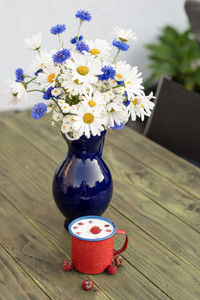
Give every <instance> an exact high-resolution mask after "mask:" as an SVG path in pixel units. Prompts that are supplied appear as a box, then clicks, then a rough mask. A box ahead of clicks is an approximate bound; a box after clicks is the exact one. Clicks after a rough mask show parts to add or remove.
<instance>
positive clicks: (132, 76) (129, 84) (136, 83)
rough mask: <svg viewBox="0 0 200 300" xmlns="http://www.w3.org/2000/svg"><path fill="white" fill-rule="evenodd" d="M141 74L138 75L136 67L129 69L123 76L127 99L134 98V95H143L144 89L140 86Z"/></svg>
mask: <svg viewBox="0 0 200 300" xmlns="http://www.w3.org/2000/svg"><path fill="white" fill-rule="evenodd" d="M141 74H142V73H141V72H140V73H138V69H137V67H133V68H131V70H130V71H129V72H128V71H127V74H125V75H124V86H125V88H126V92H127V94H128V98H129V99H131V98H134V97H135V95H143V94H144V92H143V89H144V87H143V86H142V85H141V84H142V81H143V79H142V77H140V76H141Z"/></svg>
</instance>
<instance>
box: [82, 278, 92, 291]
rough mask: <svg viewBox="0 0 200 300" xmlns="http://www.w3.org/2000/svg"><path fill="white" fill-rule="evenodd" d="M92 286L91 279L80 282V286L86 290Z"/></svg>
mask: <svg viewBox="0 0 200 300" xmlns="http://www.w3.org/2000/svg"><path fill="white" fill-rule="evenodd" d="M92 287H93V282H92V280H89V279H86V280H84V281H83V282H82V288H83V289H84V290H86V291H89V290H91V288H92Z"/></svg>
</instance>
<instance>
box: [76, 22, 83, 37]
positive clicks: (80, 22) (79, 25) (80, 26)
mask: <svg viewBox="0 0 200 300" xmlns="http://www.w3.org/2000/svg"><path fill="white" fill-rule="evenodd" d="M82 23H83V21H82V20H80V23H79V27H78V33H77V39H76V42H78V41H79V35H80V29H81V25H82Z"/></svg>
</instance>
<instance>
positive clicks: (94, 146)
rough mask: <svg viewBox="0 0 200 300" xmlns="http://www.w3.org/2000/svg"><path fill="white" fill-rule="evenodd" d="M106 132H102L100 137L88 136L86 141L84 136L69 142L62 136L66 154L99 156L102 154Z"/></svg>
mask: <svg viewBox="0 0 200 300" xmlns="http://www.w3.org/2000/svg"><path fill="white" fill-rule="evenodd" d="M105 134H106V131H105V130H104V131H102V133H101V135H100V136H98V135H95V136H93V135H92V136H90V138H89V139H88V138H87V137H86V136H81V137H80V138H79V139H78V140H74V141H70V140H68V139H67V138H66V136H64V135H63V137H64V139H65V141H66V142H67V144H68V154H79V153H80V154H84V153H85V154H90V153H96V154H99V155H100V156H101V155H102V152H103V146H104V139H105Z"/></svg>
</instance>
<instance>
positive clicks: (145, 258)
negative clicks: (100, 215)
mask: <svg viewBox="0 0 200 300" xmlns="http://www.w3.org/2000/svg"><path fill="white" fill-rule="evenodd" d="M19 178H20V177H19ZM13 185H14V186H16V183H15V182H14V181H13ZM23 185H27V184H26V182H24V184H23ZM17 190H18V189H17ZM31 190H34V189H33V188H31ZM14 194H15V193H14ZM29 194H30V190H29ZM34 194H35V192H34ZM40 194H41V195H42V192H40ZM19 196H20V199H21V198H22V197H21V194H19ZM24 196H25V195H24ZM9 197H10V195H9ZM41 198H42V197H41ZM29 200H30V201H31V202H32V201H34V199H31V198H30V196H29ZM13 202H14V203H16V202H17V197H16V198H14V199H13ZM28 207H29V215H30V214H33V210H32V212H30V210H31V208H30V205H28V204H27V207H24V209H25V210H26V212H27V210H28ZM40 210H41V206H40ZM47 211H48V214H49V213H50V210H48V208H47V205H46V212H47ZM37 215H38V218H39V212H37ZM105 216H106V217H109V218H111V219H112V220H114V221H115V222H116V223H117V224H118V226H119V227H120V228H123V229H125V230H126V231H127V232H128V234H129V238H130V244H129V248H128V250H127V251H126V252H125V254H124V257H125V258H126V260H127V261H128V262H130V263H131V264H132V265H133V266H134V267H136V268H137V270H139V271H140V273H141V274H144V275H145V277H146V278H149V279H150V280H151V281H152V282H153V283H154V284H156V286H158V287H159V288H160V289H161V290H163V291H164V292H165V293H166V294H167V295H169V297H170V298H173V299H183V300H184V299H185V300H188V297H189V296H190V299H196V298H197V299H198V297H197V296H200V294H199V292H200V290H199V285H200V279H199V276H198V275H197V274H196V273H197V272H196V271H193V270H192V269H191V268H189V267H188V266H186V265H185V264H184V263H182V261H180V260H179V259H177V258H176V256H174V255H173V254H171V253H170V252H168V251H167V250H166V249H165V248H163V247H162V246H160V245H159V244H158V243H157V242H155V241H154V240H152V239H151V237H149V236H148V235H147V234H145V233H144V232H143V231H142V230H140V229H139V228H138V227H137V226H135V225H133V224H132V223H131V222H130V221H128V220H127V219H126V218H124V217H123V216H121V215H120V214H119V213H117V212H116V211H115V210H113V209H112V207H110V208H109V209H108V210H107V212H106V213H105ZM46 221H47V217H44V216H43V224H44V226H45V227H47V224H45V223H46ZM58 223H59V220H57V218H55V220H54V224H53V226H52V228H51V227H50V226H48V227H49V228H48V230H49V231H51V238H52V240H53V241H56V244H57V246H58V247H59V248H60V249H62V251H63V252H64V251H66V252H67V253H69V248H70V245H69V234H68V233H65V232H63V230H61V228H62V227H61V226H62V222H61V224H60V228H55V227H56V224H58ZM41 227H42V226H41ZM53 228H54V230H53ZM56 229H57V230H58V231H56ZM45 233H46V232H45ZM62 234H63V236H61V235H62ZM15 235H16V233H15ZM58 235H60V236H61V238H59V239H58ZM6 236H7V235H6ZM66 236H67V240H68V243H67V245H66V246H65V244H64V243H63V241H64V239H66ZM48 238H50V236H49V237H48ZM121 244H122V243H121V241H119V240H118V239H116V245H115V248H116V249H118V248H120V245H121ZM36 252H37V250H36ZM48 260H49V259H48ZM127 266H128V267H130V266H129V265H128V264H126V267H124V268H121V269H120V270H119V272H118V273H117V276H113V277H112V278H111V279H110V277H107V276H109V275H106V274H100V275H99V276H98V278H96V277H97V276H95V279H96V280H95V281H97V282H98V283H101V286H104V289H105V290H106V291H107V287H106V284H108V285H109V294H110V295H112V296H113V297H114V299H121V296H120V294H119V291H120V293H121V294H123V296H124V297H125V298H124V299H132V298H131V296H130V295H131V294H133V295H134V296H135V299H157V298H158V299H165V298H166V296H165V295H164V294H163V295H160V291H159V290H157V291H155V287H154V286H153V285H152V286H151V284H150V283H149V284H148V285H146V284H145V280H144V277H143V278H142V282H141V283H140V284H139V285H140V287H139V286H138V284H135V282H134V281H135V280H136V282H138V274H137V273H136V274H135V272H134V271H133V270H135V269H133V268H127ZM90 278H92V279H93V276H90ZM119 280H120V287H119ZM98 285H100V284H98ZM141 286H143V290H142V292H141ZM147 292H148V294H147ZM114 293H115V295H114ZM138 293H141V294H138ZM144 293H145V294H144ZM117 295H118V296H117ZM142 297H143V298H142ZM179 297H180V298H179Z"/></svg>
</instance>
